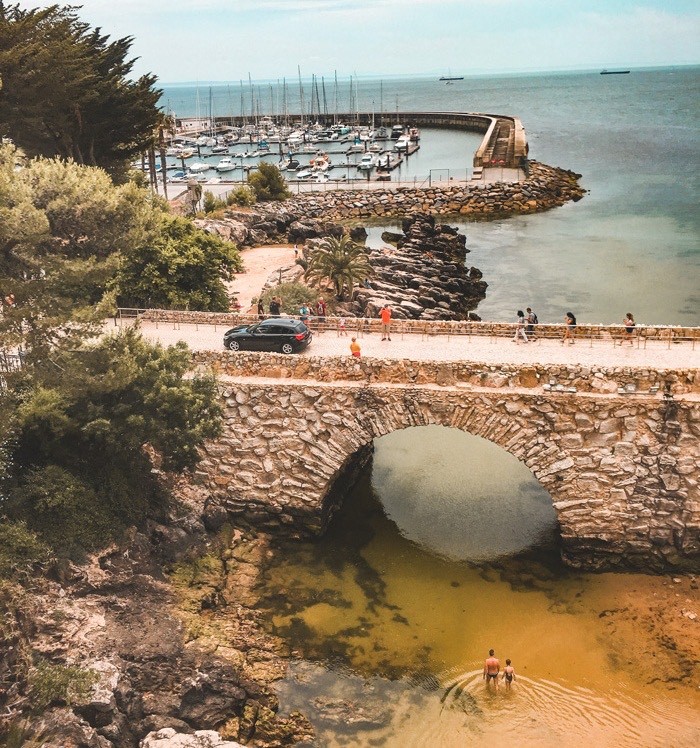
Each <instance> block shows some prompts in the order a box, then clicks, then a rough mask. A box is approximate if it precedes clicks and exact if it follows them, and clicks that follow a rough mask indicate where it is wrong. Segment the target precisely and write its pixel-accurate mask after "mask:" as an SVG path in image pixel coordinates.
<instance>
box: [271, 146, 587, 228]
mask: <svg viewBox="0 0 700 748" xmlns="http://www.w3.org/2000/svg"><path fill="white" fill-rule="evenodd" d="M579 178H580V175H579V174H574V173H573V172H570V171H565V170H564V169H557V168H555V167H553V166H547V165H546V164H540V163H538V162H536V161H531V162H530V173H529V176H528V177H527V179H526V180H524V181H522V182H513V183H506V182H497V183H493V184H483V185H479V186H475V185H472V184H465V183H462V184H456V185H454V186H451V187H450V186H445V185H444V184H443V185H436V186H433V187H419V188H408V187H400V188H398V189H390V188H387V189H381V190H379V189H372V190H344V189H338V190H329V191H325V192H313V193H307V194H305V195H303V196H301V197H295V198H290V199H289V200H287V201H285V208H286V209H287V210H289V211H290V212H292V213H295V214H298V215H299V216H300V218H324V219H326V220H331V221H340V220H346V219H360V218H393V217H398V216H401V217H403V216H406V215H409V214H411V213H417V212H422V213H430V214H432V215H440V216H459V215H461V216H465V217H467V218H469V219H475V218H494V217H497V216H508V215H515V214H521V213H537V212H539V211H543V210H549V209H550V208H555V207H557V206H560V205H564V204H565V203H567V202H569V201H570V200H575V201H576V200H580V199H581V198H582V197H583V195H584V194H585V190H584V189H583V188H582V187H581V186H580V185H579V183H578V179H579Z"/></svg>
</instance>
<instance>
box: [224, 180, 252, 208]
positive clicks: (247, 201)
mask: <svg viewBox="0 0 700 748" xmlns="http://www.w3.org/2000/svg"><path fill="white" fill-rule="evenodd" d="M226 205H239V206H241V207H244V208H249V207H250V206H251V205H255V193H254V192H253V191H252V190H251V189H250V187H248V186H246V185H243V186H242V187H236V189H235V190H231V192H229V193H228V195H226Z"/></svg>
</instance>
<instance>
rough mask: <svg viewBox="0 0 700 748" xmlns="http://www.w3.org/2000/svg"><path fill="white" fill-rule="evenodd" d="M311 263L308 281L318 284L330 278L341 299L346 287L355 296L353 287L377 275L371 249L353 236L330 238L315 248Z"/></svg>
mask: <svg viewBox="0 0 700 748" xmlns="http://www.w3.org/2000/svg"><path fill="white" fill-rule="evenodd" d="M308 262H309V264H308V267H307V269H306V272H305V273H304V277H305V278H306V280H307V281H310V282H315V283H317V284H318V285H322V284H323V282H324V281H326V280H328V281H330V282H331V283H332V284H333V287H334V288H335V293H336V296H337V297H338V298H339V299H341V298H342V297H343V291H344V289H345V288H346V287H347V289H348V292H349V294H350V298H352V291H353V287H354V286H355V285H356V284H359V283H361V282H362V281H363V280H364V279H365V278H369V277H370V276H371V275H373V274H374V269H373V268H372V265H371V264H370V261H369V255H368V254H367V251H366V250H365V248H364V247H361V246H360V245H359V244H356V243H355V242H353V241H352V239H350V237H349V236H341V237H340V239H336V237H334V236H329V237H327V238H326V239H324V240H323V241H322V242H321V243H320V244H319V245H318V247H317V248H316V249H315V250H314V251H313V253H312V254H311V256H310V257H309V260H308Z"/></svg>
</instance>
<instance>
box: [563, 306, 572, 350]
mask: <svg viewBox="0 0 700 748" xmlns="http://www.w3.org/2000/svg"><path fill="white" fill-rule="evenodd" d="M564 324H565V325H566V327H565V328H564V337H563V338H562V341H561V344H562V345H564V343H566V341H567V340H568V341H569V345H573V344H574V333H575V332H576V317H574V314H573V312H567V313H566V317H564Z"/></svg>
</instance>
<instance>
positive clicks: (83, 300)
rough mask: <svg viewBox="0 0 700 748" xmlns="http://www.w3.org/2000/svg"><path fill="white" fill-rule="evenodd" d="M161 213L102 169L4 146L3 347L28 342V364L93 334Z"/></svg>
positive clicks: (0, 186)
mask: <svg viewBox="0 0 700 748" xmlns="http://www.w3.org/2000/svg"><path fill="white" fill-rule="evenodd" d="M161 215H162V209H161V208H160V206H159V205H158V203H154V201H153V199H152V198H151V197H150V196H149V195H148V193H147V192H145V191H143V190H140V189H139V188H138V187H136V186H135V185H133V184H125V185H122V186H119V187H116V186H115V185H114V184H113V183H112V181H111V180H110V178H109V177H108V175H107V174H106V173H105V172H104V171H102V170H101V169H97V168H94V167H81V166H79V165H78V164H75V163H70V162H63V161H58V160H55V159H34V160H27V159H24V158H23V157H22V154H21V153H20V152H19V151H17V150H15V149H14V148H13V147H11V146H0V293H1V294H2V296H3V297H4V296H6V295H7V294H9V293H12V294H13V295H14V296H15V305H14V306H13V307H12V308H8V307H5V308H4V309H3V314H2V316H0V340H2V342H3V343H4V345H5V346H10V345H17V344H20V343H21V344H22V345H23V346H24V347H25V349H26V350H27V351H28V354H29V360H30V361H31V360H34V359H37V358H42V357H45V356H46V355H48V352H49V351H50V350H51V349H52V348H53V347H55V346H57V345H61V346H65V347H74V346H75V345H77V344H79V342H80V340H82V338H83V337H84V336H86V335H90V334H94V332H95V331H97V330H98V329H99V326H100V325H101V323H102V320H103V319H104V317H105V314H106V311H107V305H108V304H107V302H108V301H109V299H108V298H106V296H105V294H106V292H107V286H108V283H109V282H110V280H111V279H112V278H113V276H114V274H115V272H116V269H117V265H118V258H119V256H120V255H121V254H122V253H124V252H127V251H128V250H129V249H130V248H131V247H132V246H138V245H142V244H144V243H147V242H148V241H149V240H150V238H151V237H152V236H154V235H155V234H156V233H157V231H158V227H159V225H160V217H161ZM103 302H104V303H103Z"/></svg>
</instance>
